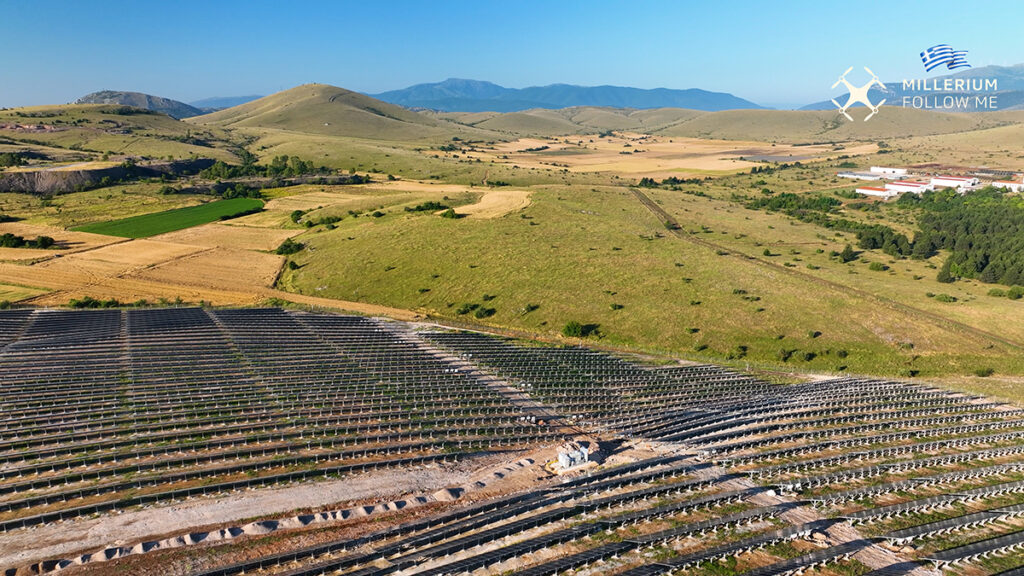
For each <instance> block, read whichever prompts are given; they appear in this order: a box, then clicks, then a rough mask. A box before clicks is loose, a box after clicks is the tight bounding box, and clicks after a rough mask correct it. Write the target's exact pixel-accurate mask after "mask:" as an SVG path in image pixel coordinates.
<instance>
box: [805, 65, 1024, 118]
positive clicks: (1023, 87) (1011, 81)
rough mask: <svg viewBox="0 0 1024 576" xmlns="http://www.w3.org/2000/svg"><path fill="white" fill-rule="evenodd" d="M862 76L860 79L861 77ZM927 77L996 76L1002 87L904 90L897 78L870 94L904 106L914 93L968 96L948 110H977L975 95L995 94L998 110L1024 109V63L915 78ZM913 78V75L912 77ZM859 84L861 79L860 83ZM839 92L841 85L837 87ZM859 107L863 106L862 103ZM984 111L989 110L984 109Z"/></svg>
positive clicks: (827, 105)
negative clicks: (994, 88) (961, 104)
mask: <svg viewBox="0 0 1024 576" xmlns="http://www.w3.org/2000/svg"><path fill="white" fill-rule="evenodd" d="M858 78H860V77H859V76H858ZM918 78H920V79H925V78H927V82H928V84H929V85H930V86H933V85H935V83H938V84H940V85H941V84H942V83H944V82H945V81H946V79H950V80H954V81H955V80H958V79H961V80H972V79H994V80H996V83H997V85H998V86H997V87H998V90H997V91H995V92H992V91H987V90H984V91H976V90H964V91H956V90H951V91H949V92H946V91H942V92H936V91H933V90H915V89H911V88H908V89H906V90H904V89H903V82H902V80H893V81H889V82H885V81H884V80H883V82H885V87H886V89H885V90H881V89H880V88H878V87H877V86H876V87H874V88H872V89H871V90H870V91H869V92H868V94H869V95H870V96H871V98H872V101H873V102H877V101H879V100H881V99H882V98H885V99H886V100H885V104H886V105H887V106H903V98H904V96H908V97H911V98H913V97H914V96H928V97H929V98H930V99H934V97H935V96H939V97H940V98H941V97H943V96H946V95H949V94H953V95H956V96H966V97H967V98H966V99H962V100H958V101H955V102H957V103H960V102H966V103H967V106H964V107H959V108H954V109H944V110H943V111H947V112H975V111H978V110H979V108H978V107H977V106H976V102H977V101H976V100H975V96H992V95H995V96H996V98H997V106H998V108H997V109H998V110H1024V64H1017V65H1015V66H983V67H981V68H970V69H968V70H962V71H960V72H956V73H954V74H946V75H943V76H935V77H931V78H928V77H926V76H925V75H924V74H922V75H921V76H918V77H916V78H915V79H918ZM908 80H910V78H908ZM857 83H859V81H858V82H857ZM836 90H837V91H838V90H839V88H836ZM837 100H838V101H839V103H843V98H837ZM858 106H859V105H858ZM835 107H836V106H835V104H833V103H832V102H830V101H828V100H823V101H821V102H815V103H814V104H808V105H807V106H804V107H803V108H801V110H834V109H835ZM980 110H987V109H985V108H982V109H980Z"/></svg>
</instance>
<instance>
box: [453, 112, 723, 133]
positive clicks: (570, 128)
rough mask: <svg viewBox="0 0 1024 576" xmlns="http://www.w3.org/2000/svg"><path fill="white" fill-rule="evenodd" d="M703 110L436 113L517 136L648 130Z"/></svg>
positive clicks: (693, 115) (684, 118)
mask: <svg viewBox="0 0 1024 576" xmlns="http://www.w3.org/2000/svg"><path fill="white" fill-rule="evenodd" d="M703 114H707V112H700V111H697V110H685V109H682V108H658V109H653V110H632V109H623V108H603V107H595V106H577V107H573V108H562V109H560V110H545V109H536V110H527V111H524V112H509V113H505V114H500V113H497V112H449V113H444V114H438V115H437V116H438V117H441V118H447V119H451V120H453V121H455V122H460V123H463V124H468V125H472V126H475V127H477V128H485V129H488V130H495V131H498V132H502V133H508V134H517V135H520V136H564V135H569V134H596V133H600V132H605V131H609V130H619V131H627V132H642V133H652V132H656V131H658V130H662V129H665V128H667V127H669V126H673V125H675V124H677V123H679V122H683V121H686V120H689V119H692V118H695V117H698V116H700V115H703Z"/></svg>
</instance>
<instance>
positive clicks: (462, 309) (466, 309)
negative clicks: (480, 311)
mask: <svg viewBox="0 0 1024 576" xmlns="http://www.w3.org/2000/svg"><path fill="white" fill-rule="evenodd" d="M479 307H480V305H479V304H470V303H468V302H467V303H465V304H463V305H462V306H459V308H458V310H456V311H455V313H456V314H458V315H460V316H461V315H463V314H469V313H470V312H472V311H473V310H476V309H477V308H479Z"/></svg>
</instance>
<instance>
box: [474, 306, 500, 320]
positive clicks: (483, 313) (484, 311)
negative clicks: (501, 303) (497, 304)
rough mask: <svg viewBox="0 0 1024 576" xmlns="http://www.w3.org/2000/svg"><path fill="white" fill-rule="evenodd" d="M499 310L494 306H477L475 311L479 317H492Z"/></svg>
mask: <svg viewBox="0 0 1024 576" xmlns="http://www.w3.org/2000/svg"><path fill="white" fill-rule="evenodd" d="M496 312H497V310H495V309H494V308H477V309H476V312H474V313H473V315H474V316H476V317H477V318H490V317H491V316H494V314H495V313H496Z"/></svg>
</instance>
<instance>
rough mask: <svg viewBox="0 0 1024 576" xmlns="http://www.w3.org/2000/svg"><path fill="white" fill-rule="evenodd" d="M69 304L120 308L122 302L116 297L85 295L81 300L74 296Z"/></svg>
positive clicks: (82, 306)
mask: <svg viewBox="0 0 1024 576" xmlns="http://www.w3.org/2000/svg"><path fill="white" fill-rule="evenodd" d="M68 305H69V306H71V307H72V308H118V307H120V306H121V302H119V301H118V300H116V299H114V298H111V299H109V300H97V299H96V298H93V297H92V296H84V297H82V299H80V300H79V299H74V298H72V299H71V301H70V302H68Z"/></svg>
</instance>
